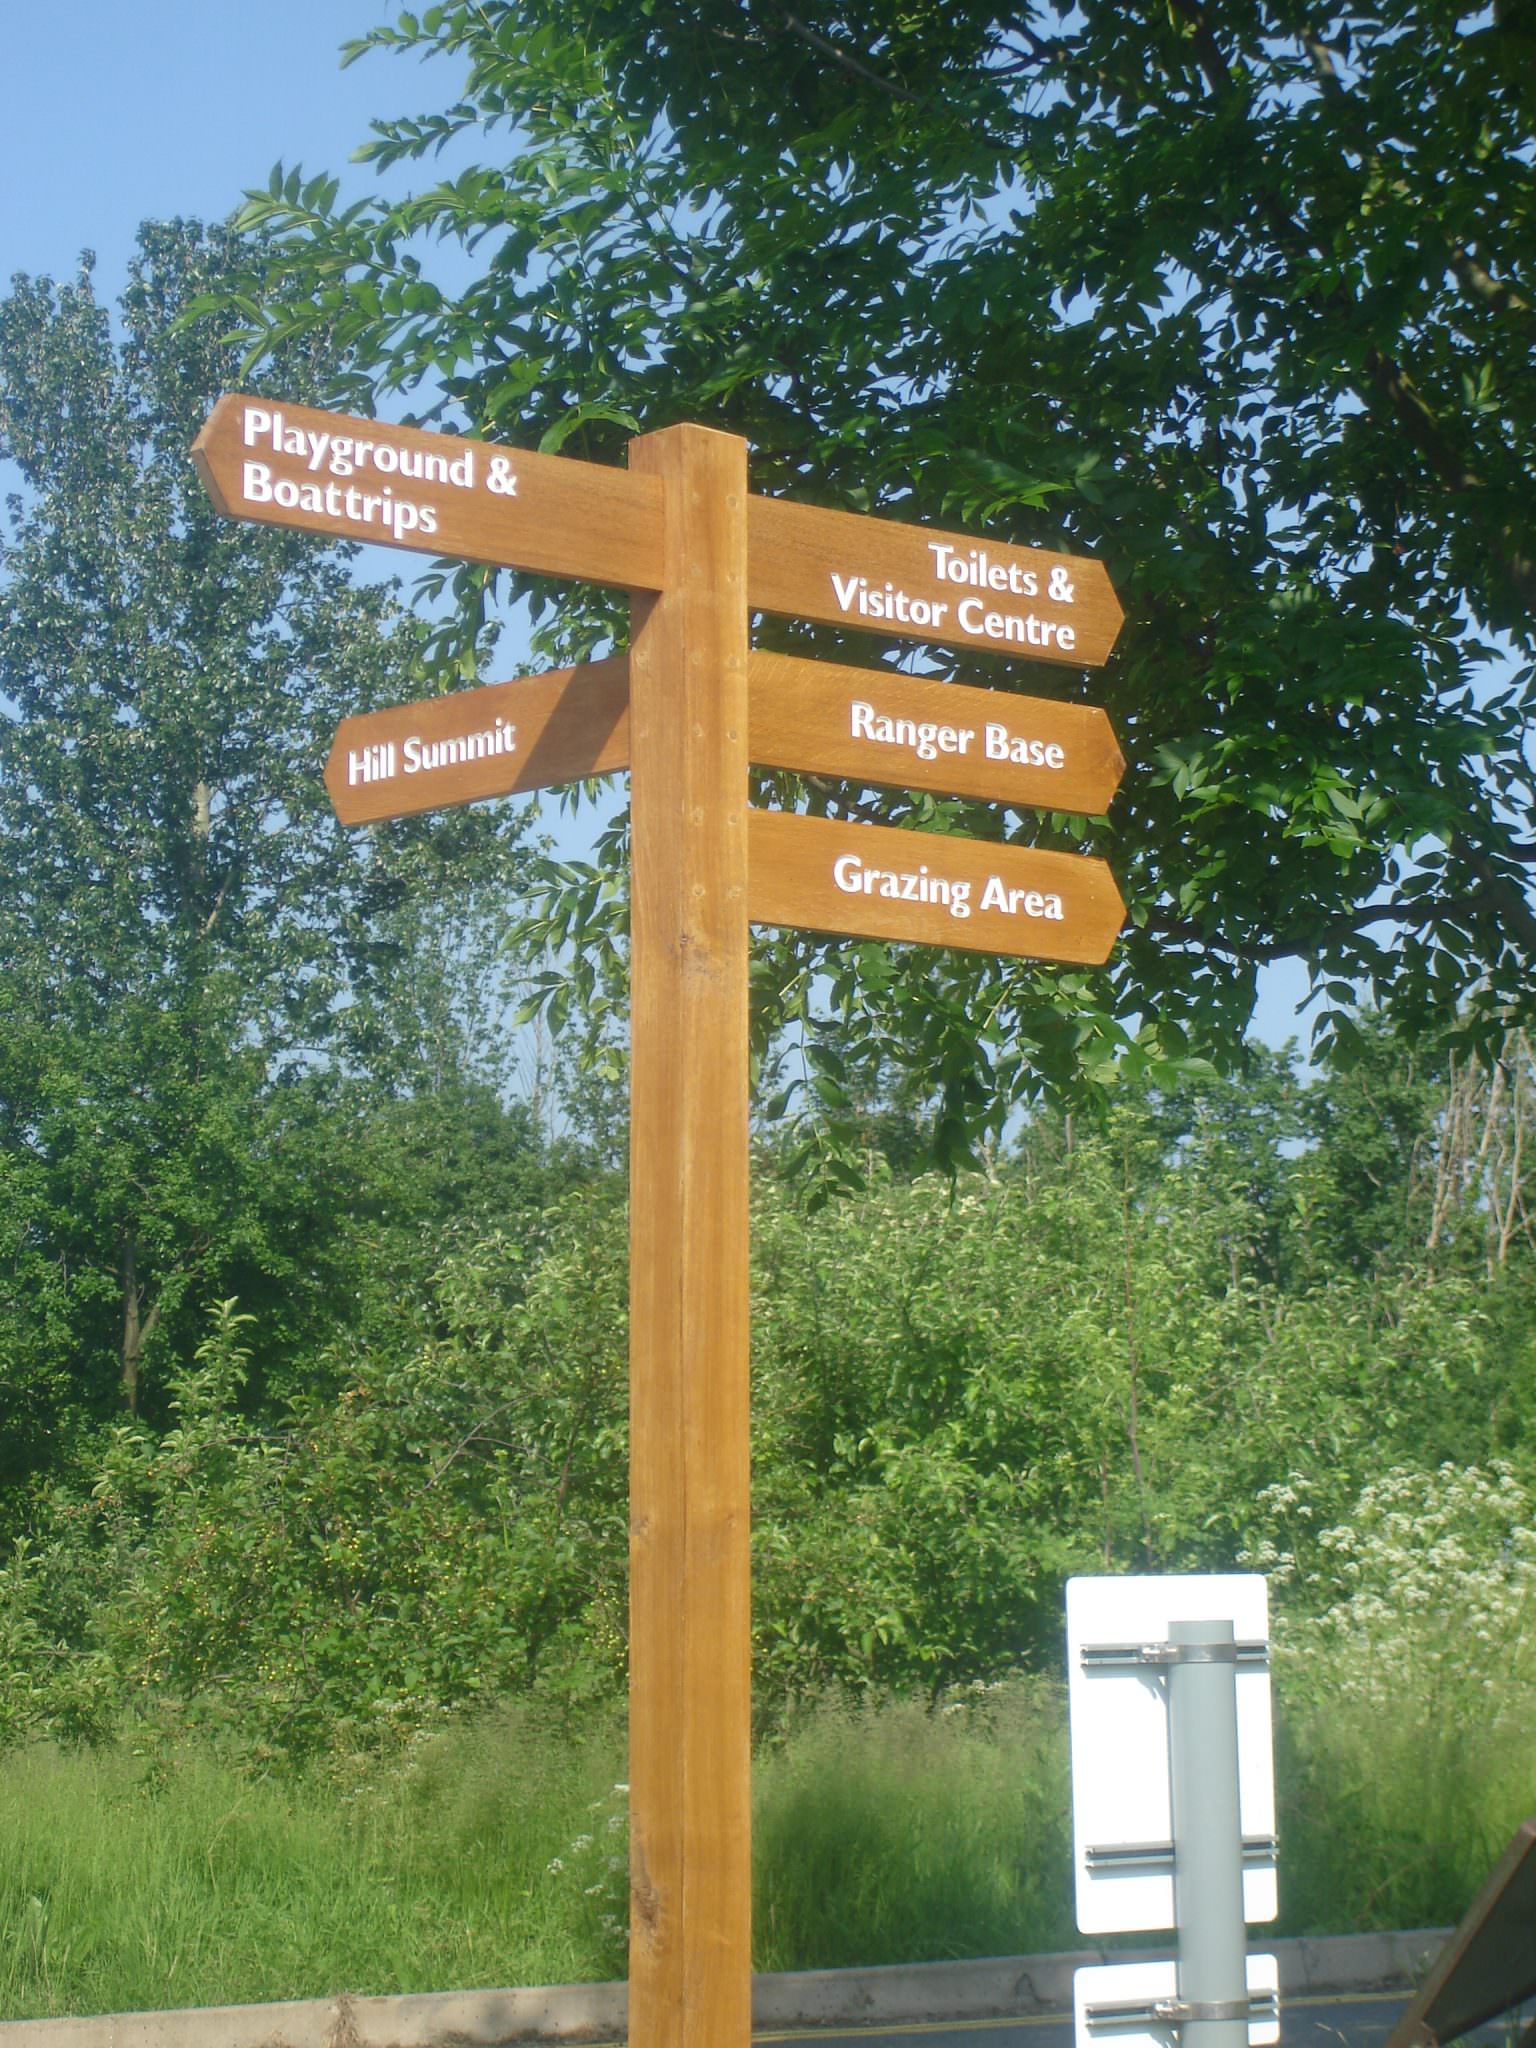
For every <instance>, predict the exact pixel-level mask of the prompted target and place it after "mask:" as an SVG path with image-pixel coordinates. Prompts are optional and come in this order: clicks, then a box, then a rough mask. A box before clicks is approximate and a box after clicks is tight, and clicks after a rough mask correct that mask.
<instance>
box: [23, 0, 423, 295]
mask: <svg viewBox="0 0 1536 2048" xmlns="http://www.w3.org/2000/svg"><path fill="white" fill-rule="evenodd" d="M388 12H389V10H388V8H387V7H385V6H376V5H374V4H373V0H258V4H254V5H234V4H231V0H141V4H140V5H139V6H137V7H128V6H124V5H123V4H122V0H66V4H64V5H62V6H60V7H57V8H20V7H17V8H14V9H12V10H10V18H9V19H8V20H7V22H6V27H5V41H6V59H7V62H6V69H5V74H4V82H3V84H0V192H3V193H4V195H5V199H4V204H3V207H0V274H3V276H5V277H6V278H9V277H10V275H11V274H12V273H13V272H14V271H17V270H25V271H28V272H32V273H34V274H35V273H37V272H40V271H46V272H48V273H49V274H51V275H53V276H60V275H67V274H69V273H70V272H72V271H73V269H74V265H75V260H76V258H77V256H78V254H79V252H80V250H81V249H82V248H93V249H95V251H96V253H97V257H98V276H99V279H100V283H101V287H102V291H103V295H104V296H113V295H115V294H116V291H117V289H118V287H119V286H120V285H121V283H122V282H123V280H124V277H125V275H126V270H127V261H128V257H129V254H130V253H131V250H132V247H133V238H134V233H135V230H136V229H137V226H138V224H139V222H140V221H141V220H147V219H156V218H159V219H164V218H168V217H170V216H171V215H173V214H178V213H186V214H195V215H199V216H201V217H203V218H207V219H215V218H217V217H219V216H220V215H222V214H224V213H227V212H228V211H229V210H230V209H231V208H232V207H234V206H236V205H238V203H239V200H240V195H241V193H242V192H243V191H244V190H245V189H246V187H248V186H251V185H261V184H265V182H266V179H267V173H268V172H269V171H270V169H271V167H272V164H273V163H274V161H275V160H276V159H277V158H279V157H281V158H282V159H283V160H284V161H285V162H286V163H290V164H291V163H294V162H303V163H304V164H305V165H306V167H310V168H313V169H315V170H332V171H340V170H341V169H342V168H343V167H344V165H345V163H346V160H347V158H348V157H349V156H350V155H351V153H352V151H353V149H354V148H355V147H356V146H357V145H358V143H360V142H361V141H363V140H364V139H365V137H366V135H367V132H368V123H369V120H370V119H371V118H372V117H373V116H375V115H378V114H384V115H388V114H395V113H403V112H405V111H407V110H409V109H413V108H416V107H418V106H422V105H427V104H430V103H431V102H432V101H433V100H434V99H435V98H436V97H438V96H439V95H441V94H443V93H445V92H446V91H447V90H448V89H450V88H451V85H452V84H453V83H454V80H453V79H452V77H451V75H450V74H449V73H448V72H447V71H446V69H445V70H444V71H443V74H442V78H441V81H439V79H438V78H436V77H433V76H431V75H430V73H428V72H427V71H425V70H424V69H423V67H422V66H421V65H420V64H419V63H417V62H416V61H415V60H414V59H411V58H404V59H402V58H390V57H389V56H387V55H374V56H370V57H367V58H365V59H363V60H362V62H360V63H358V64H355V65H353V66H352V67H351V68H350V69H348V70H346V71H343V70H341V69H340V58H339V55H338V52H339V50H340V47H341V45H342V43H343V42H345V41H347V40H348V39H349V38H350V37H353V36H356V35H360V34H362V33H363V32H364V31H365V30H366V29H368V28H369V27H371V26H372V25H373V24H374V23H375V22H376V21H378V20H380V19H383V18H385V17H386V16H387V15H388ZM352 175H353V177H354V178H355V179H356V180H357V186H358V189H359V190H362V189H364V188H365V186H367V185H371V184H372V182H373V176H372V173H371V172H363V171H358V170H354V172H353V174H352Z"/></svg>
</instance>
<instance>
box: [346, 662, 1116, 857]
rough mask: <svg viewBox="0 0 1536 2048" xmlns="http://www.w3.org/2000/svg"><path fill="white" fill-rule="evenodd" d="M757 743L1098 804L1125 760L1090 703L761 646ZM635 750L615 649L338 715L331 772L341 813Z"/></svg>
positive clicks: (370, 813)
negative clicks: (538, 671) (540, 670)
mask: <svg viewBox="0 0 1536 2048" xmlns="http://www.w3.org/2000/svg"><path fill="white" fill-rule="evenodd" d="M748 674H749V676H750V683H751V687H750V692H749V704H748V719H747V724H748V732H747V744H748V750H749V752H750V755H751V758H752V760H753V761H754V762H756V763H757V764H758V765H759V766H761V767H772V768H790V769H793V770H795V771H796V772H798V773H800V774H805V775H836V776H840V777H843V778H845V779H847V780H849V781H852V782H859V783H866V784H873V785H876V786H887V787H891V788H902V789H930V790H935V791H938V792H940V793H942V794H944V795H946V796H968V797H980V798H983V799H990V800H992V801H995V802H998V803H1006V804H1012V805H1015V806H1019V807H1023V806H1036V807H1038V808H1040V809H1042V810H1051V811H1060V812H1068V813H1071V812H1090V813H1094V814H1099V813H1102V812H1103V811H1104V810H1105V809H1106V808H1107V806H1108V804H1109V801H1110V799H1111V797H1112V796H1113V795H1114V793H1115V788H1116V786H1117V784H1118V782H1119V780H1120V776H1121V773H1122V771H1123V769H1124V765H1125V764H1124V761H1123V760H1122V758H1121V754H1120V749H1119V748H1118V746H1116V744H1115V739H1114V734H1113V733H1112V732H1111V731H1110V727H1109V721H1108V719H1107V718H1106V717H1105V716H1104V713H1103V712H1102V711H1099V710H1097V709H1095V708H1093V707H1091V706H1089V705H1084V704H1060V703H1055V702H1052V701H1050V700H1048V699H1045V698H1040V697H1017V696H1013V695H1010V694H1008V693H1006V692H1004V691H1001V690H972V689H966V688H964V687H963V686H962V685H961V684H958V683H942V682H933V681H928V680H924V679H921V678H914V677H912V676H899V675H893V674H891V673H890V672H889V671H887V670H884V669H861V668H846V667H842V666H840V665H838V664H837V663H835V662H818V661H799V660H796V659H795V658H793V657H792V656H790V655H785V654H766V653H753V654H752V655H751V656H750V657H749V662H748ZM628 766H629V661H628V658H627V656H624V655H611V656H610V657H609V658H608V659H606V660H604V661H594V662H588V663H586V664H584V665H583V666H582V667H580V668H569V669H556V670H554V671H552V672H551V673H550V674H548V675H542V676H529V677H526V678H524V679H523V680H522V681H520V682H509V683H490V684H487V685H485V686H484V687H483V688H481V689H476V690H460V691H457V692H455V693H454V694H453V695H452V696H448V697H429V698H427V699H425V700H424V701H422V702H419V703H416V704H401V705H396V706H393V707H391V708H390V709H389V710H387V711H372V712H367V713H365V714H363V715H362V716H360V717H356V718H347V719H343V721H342V723H341V725H340V727H339V728H338V730H337V734H336V740H335V744H334V745H333V747H332V749H331V754H330V758H329V760H328V761H327V763H326V770H325V780H326V787H327V789H328V790H329V791H330V794H331V801H332V803H333V804H334V805H335V807H336V815H337V816H338V817H339V818H340V819H341V821H342V823H343V824H344V825H361V824H370V823H373V822H374V821H376V820H378V819H380V818H399V817H407V816H409V815H411V814H412V813H413V812H417V811H426V810H434V809H436V808H438V807H439V806H440V805H445V804H463V803H475V802H477V801H479V800H480V799H482V798H484V797H493V796H510V795H513V794H515V793H517V792H519V791H524V790H533V789H545V788H548V787H550V786H551V785H553V784H556V783H561V782H577V781H582V780H584V779H585V778H586V777H587V776H590V775H612V774H616V773H618V772H619V771H620V770H622V769H625V768H627V767H628Z"/></svg>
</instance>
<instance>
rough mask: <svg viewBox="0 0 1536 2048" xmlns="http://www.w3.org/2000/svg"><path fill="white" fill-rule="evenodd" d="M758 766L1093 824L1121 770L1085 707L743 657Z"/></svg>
mask: <svg viewBox="0 0 1536 2048" xmlns="http://www.w3.org/2000/svg"><path fill="white" fill-rule="evenodd" d="M751 746H752V759H753V761H754V762H756V763H757V765H758V766H759V767H765V768H792V769H795V770H797V771H798V772H799V773H801V774H806V775H836V776H841V777H843V778H845V779H846V780H848V781H850V782H864V783H873V784H875V785H877V786H884V787H889V788H899V789H931V790H938V791H942V792H943V793H944V794H945V795H946V796H970V797H980V798H983V799H985V800H990V801H992V802H996V803H1004V804H1013V805H1016V806H1019V807H1025V806H1028V807H1033V808H1038V809H1040V810H1050V811H1062V812H1069V813H1076V812H1087V813H1090V814H1091V815H1094V816H1102V814H1103V813H1104V812H1105V811H1106V810H1108V808H1109V804H1110V799H1111V798H1112V797H1113V796H1114V793H1115V791H1116V789H1117V788H1118V787H1119V785H1120V778H1121V776H1122V775H1123V774H1124V773H1125V758H1124V756H1123V755H1122V754H1121V752H1120V749H1119V747H1118V746H1117V745H1116V744H1115V736H1114V733H1113V732H1112V731H1111V730H1110V724H1109V720H1108V718H1106V717H1105V715H1104V713H1103V712H1102V711H1100V710H1098V709H1097V708H1096V707H1095V706H1091V705H1087V704H1059V703H1056V702H1054V701H1052V700H1050V699H1048V698H1043V697H1017V696H1013V695H1011V694H1010V693H1008V692H1007V691H1003V690H973V689H967V688H966V687H965V686H964V685H963V684H960V683H945V682H938V681H932V680H929V679H927V678H924V677H917V676H903V675H895V674H892V673H891V672H890V671H889V670H887V669H866V668H848V667H844V666H843V665H842V664H840V663H838V662H831V661H802V660H799V659H797V658H796V657H795V656H793V655H788V654H767V653H754V654H753V656H752V725H751Z"/></svg>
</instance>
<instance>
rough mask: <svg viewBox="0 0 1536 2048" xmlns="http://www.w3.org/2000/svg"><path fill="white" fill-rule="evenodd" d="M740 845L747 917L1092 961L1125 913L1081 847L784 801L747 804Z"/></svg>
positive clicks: (1099, 958)
mask: <svg viewBox="0 0 1536 2048" xmlns="http://www.w3.org/2000/svg"><path fill="white" fill-rule="evenodd" d="M748 847H749V850H750V876H751V886H750V893H749V903H750V913H751V917H752V921H753V922H754V923H755V924H782V925H792V926H798V927H800V928H802V929H804V930H807V931H816V932H840V933H844V934H846V935H848V936H849V937H853V938H862V939H899V940H909V941H912V942H913V943H915V944H917V945H924V946H960V947H963V948H964V949H965V951H967V952H971V953H1007V954H1011V955H1013V956H1014V957H1016V958H1018V959H1023V960H1066V961H1073V962H1076V963H1077V964H1079V965H1081V966H1092V967H1097V966H1100V965H1102V963H1103V962H1104V961H1105V960H1107V959H1108V958H1109V954H1110V950H1111V948H1112V947H1113V945H1114V942H1115V936H1116V934H1117V933H1118V931H1119V930H1120V927H1121V925H1122V924H1123V923H1124V922H1125V905H1124V903H1123V902H1122V901H1121V899H1120V892H1119V890H1118V889H1117V888H1116V887H1115V883H1114V878H1113V876H1112V875H1111V874H1110V871H1109V869H1108V867H1107V866H1106V865H1105V863H1104V862H1103V861H1101V860H1089V859H1086V858H1084V857H1083V856H1082V855H1080V854H1073V853H1041V852H1037V851H1036V850H1035V849H1034V848H1032V847H1024V846H992V845H989V844H988V843H987V842H986V841H984V840H979V839H951V838H945V837H943V836H941V835H940V834H939V833H936V832H898V831H893V830H891V829H890V827H888V826H885V825H848V824H844V823H842V822H841V821H840V820H835V819H830V818H806V817H801V816H798V815H797V814H795V813H793V812H789V811H753V812H752V813H751V816H750V821H749V827H748ZM989 895H990V896H992V898H993V899H994V901H993V904H992V905H991V906H990V907H989V906H988V904H987V903H986V901H985V899H986V898H987V897H988V896H989Z"/></svg>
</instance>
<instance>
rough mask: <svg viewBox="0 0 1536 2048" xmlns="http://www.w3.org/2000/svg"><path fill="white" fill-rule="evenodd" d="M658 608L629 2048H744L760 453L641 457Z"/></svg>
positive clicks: (637, 878)
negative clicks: (752, 695)
mask: <svg viewBox="0 0 1536 2048" xmlns="http://www.w3.org/2000/svg"><path fill="white" fill-rule="evenodd" d="M630 459H631V462H632V464H633V465H634V467H635V468H636V469H637V470H638V471H639V472H640V473H641V474H642V475H644V476H647V477H650V478H655V479H658V480H659V481H660V482H661V484H662V486H663V488H664V491H665V522H666V560H665V572H666V585H665V589H666V594H665V595H664V596H662V597H659V598H656V599H654V600H650V601H647V602H641V603H638V604H637V605H636V606H635V608H634V617H633V630H632V634H631V648H630V756H631V760H630V772H631V776H632V784H631V803H632V808H631V844H632V862H633V866H632V918H633V923H632V934H633V937H632V946H631V991H632V993H631V1062H630V1088H631V1106H630V1134H631V1136H630V1430H631V1437H630V1843H631V1848H630V1856H631V1873H630V1874H631V1931H630V1990H629V2029H630V2031H629V2039H630V2041H631V2043H632V2044H633V2048H747V2043H748V2041H749V2039H750V2031H751V1982H752V1979H751V1967H752V1965H751V1878H752V1870H751V1756H750V1737H751V1666H750V1656H751V1650H750V1642H751V1635H750V1624H751V1616H750V1568H749V1555H748V1536H749V1530H748V1511H749V1436H748V1428H749V1418H748V1394H747V1357H748V1301H749V1296H748V1275H747V1164H748V1160H747V899H746V881H747V847H746V809H747V805H746V793H747V606H746V589H745V572H746V531H745V511H746V443H745V442H744V441H740V440H738V439H736V438H735V437H733V436H728V435H723V434H716V433H710V432H708V431H706V430H705V429H703V428H700V427H674V428H670V429H668V430H666V431H665V432H662V433H658V434H655V435H652V436H650V437H648V438H645V439H642V440H638V441H635V442H633V443H632V444H631V456H630Z"/></svg>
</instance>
